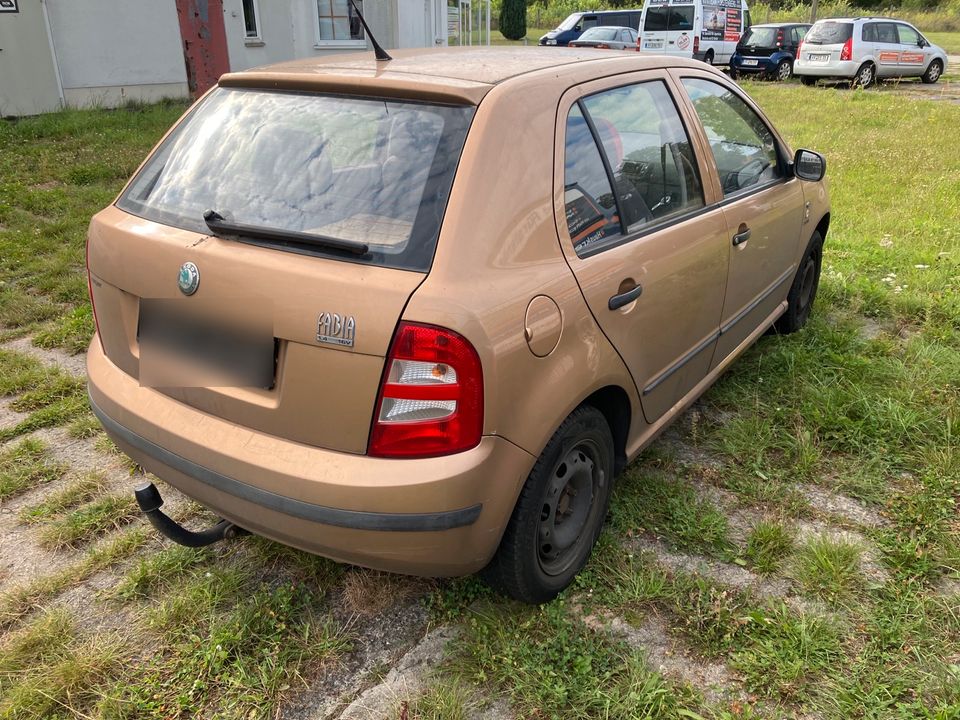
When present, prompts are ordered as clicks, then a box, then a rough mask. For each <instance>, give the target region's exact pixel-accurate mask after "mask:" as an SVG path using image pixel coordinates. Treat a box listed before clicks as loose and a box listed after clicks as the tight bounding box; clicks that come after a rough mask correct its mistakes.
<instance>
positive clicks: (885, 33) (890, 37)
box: [876, 23, 900, 45]
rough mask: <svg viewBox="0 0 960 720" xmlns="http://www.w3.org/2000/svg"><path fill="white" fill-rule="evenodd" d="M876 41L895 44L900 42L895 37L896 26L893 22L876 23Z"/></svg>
mask: <svg viewBox="0 0 960 720" xmlns="http://www.w3.org/2000/svg"><path fill="white" fill-rule="evenodd" d="M876 25H877V39H876V42H881V43H887V44H889V45H896V44H898V43H899V42H900V40H899V38H897V28H896V26H895V25H894V24H893V23H877V24H876Z"/></svg>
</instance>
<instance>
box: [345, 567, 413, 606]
mask: <svg viewBox="0 0 960 720" xmlns="http://www.w3.org/2000/svg"><path fill="white" fill-rule="evenodd" d="M429 585H430V583H429V581H428V580H424V579H421V578H413V577H409V576H406V575H392V574H390V573H385V572H378V571H376V570H368V569H366V568H359V567H358V568H351V569H350V570H349V571H348V572H347V574H346V576H345V577H344V579H343V583H342V584H341V586H340V592H339V598H338V600H339V604H340V606H341V608H342V609H343V611H344V612H346V613H348V614H350V615H356V616H358V617H361V618H372V617H374V616H376V615H379V614H380V613H382V612H384V611H385V610H387V609H389V608H390V607H392V606H394V605H399V604H401V603H403V602H405V601H407V600H409V599H410V598H413V597H419V596H421V595H423V594H425V593H426V592H427V590H428V588H429Z"/></svg>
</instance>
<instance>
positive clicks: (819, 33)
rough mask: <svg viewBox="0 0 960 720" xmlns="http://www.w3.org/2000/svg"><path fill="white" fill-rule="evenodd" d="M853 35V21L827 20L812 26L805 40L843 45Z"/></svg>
mask: <svg viewBox="0 0 960 720" xmlns="http://www.w3.org/2000/svg"><path fill="white" fill-rule="evenodd" d="M852 36H853V23H848V22H830V21H825V22H818V23H816V24H815V25H814V26H813V27H812V28H810V32H808V33H807V36H806V37H805V38H804V39H803V42H805V43H809V44H810V45H842V44H843V43H845V42H846V41H847V40H849V39H850V38H851V37H852Z"/></svg>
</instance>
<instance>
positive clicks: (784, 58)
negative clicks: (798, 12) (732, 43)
mask: <svg viewBox="0 0 960 720" xmlns="http://www.w3.org/2000/svg"><path fill="white" fill-rule="evenodd" d="M809 29H810V25H809V24H807V23H775V24H766V25H754V26H753V27H751V28H750V29H749V30H747V31H746V32H745V33H744V34H743V36H742V37H741V38H740V42H738V43H737V50H736V52H735V53H734V54H733V57H732V58H730V77H732V78H734V79H736V78H737V77H739V76H740V75H748V74H750V75H764V76H766V77H771V78H773V79H775V80H789V79H790V78H791V77H792V76H793V60H794V58H796V56H797V51H798V48H799V46H800V42H801V41H802V40H803V36H804V35H806V34H807V30H809Z"/></svg>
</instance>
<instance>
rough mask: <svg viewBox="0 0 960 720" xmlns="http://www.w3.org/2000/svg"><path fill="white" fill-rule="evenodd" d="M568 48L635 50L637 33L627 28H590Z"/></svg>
mask: <svg viewBox="0 0 960 720" xmlns="http://www.w3.org/2000/svg"><path fill="white" fill-rule="evenodd" d="M570 47H592V48H597V49H598V50H636V49H637V31H636V30H634V29H633V28H628V27H616V26H613V27H608V26H606V25H604V26H602V27H595V28H590V29H589V30H587V31H586V32H585V33H584V34H583V35H581V36H580V37H579V38H577V39H576V40H573V41H572V42H571V43H570Z"/></svg>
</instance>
